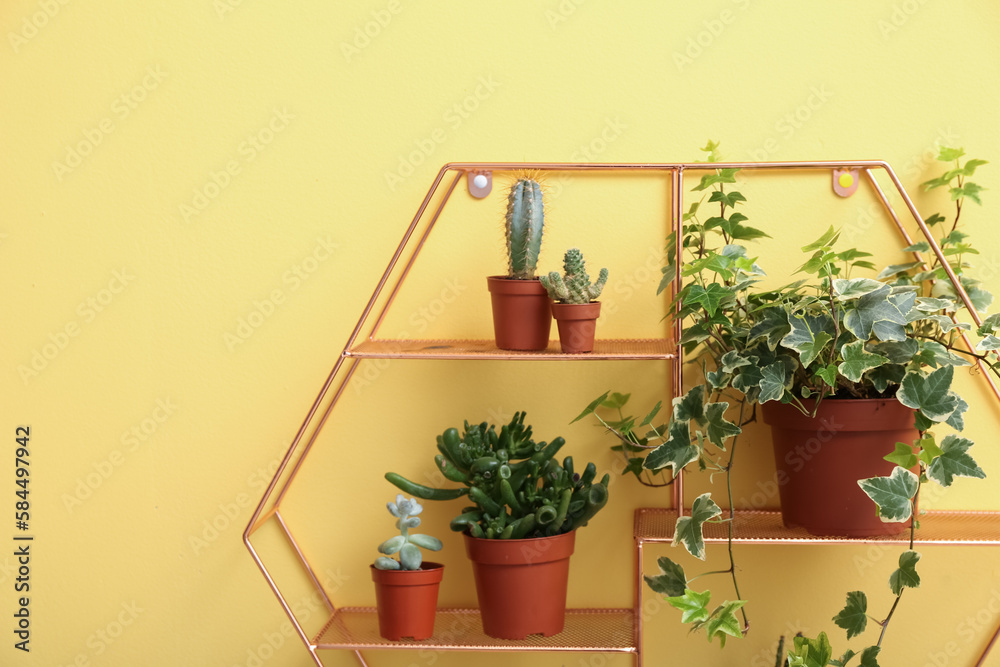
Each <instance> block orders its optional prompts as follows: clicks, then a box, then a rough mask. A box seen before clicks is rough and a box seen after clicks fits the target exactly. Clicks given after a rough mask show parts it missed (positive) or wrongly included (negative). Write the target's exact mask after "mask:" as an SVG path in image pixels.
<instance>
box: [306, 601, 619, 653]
mask: <svg viewBox="0 0 1000 667" xmlns="http://www.w3.org/2000/svg"><path fill="white" fill-rule="evenodd" d="M634 616H635V615H634V614H633V612H632V610H631V609H568V610H567V611H566V628H565V629H564V630H563V631H562V632H561V633H559V634H558V635H555V636H554V637H542V636H541V635H532V636H530V637H528V638H527V639H522V640H516V641H515V640H508V639H494V638H493V637H489V636H487V635H485V634H484V633H483V624H482V622H481V621H480V619H479V610H478V609H438V613H437V618H436V620H435V623H434V629H435V633H434V636H433V637H431V638H430V639H424V640H421V641H414V640H412V639H408V640H403V641H398V642H394V641H389V640H388V639H383V638H382V637H381V636H380V635H379V633H378V615H377V613H376V611H375V609H374V607H344V608H341V609H338V610H336V611H335V612H334V613H333V615H332V616H331V617H330V620H329V621H327V623H326V625H325V626H324V627H323V629H322V630H320V632H319V634H318V635H317V636H316V637H315V638H313V642H312V643H313V644H314V645H315V646H316V648H318V649H353V650H358V649H375V648H377V649H409V650H413V649H435V650H445V651H447V650H452V651H479V650H490V651H589V652H594V653H635V652H636V648H635V628H634V623H633V620H634Z"/></svg>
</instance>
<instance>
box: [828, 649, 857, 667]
mask: <svg viewBox="0 0 1000 667" xmlns="http://www.w3.org/2000/svg"><path fill="white" fill-rule="evenodd" d="M856 655H857V653H855V652H854V651H852V650H851V649H847V650H846V651H844V655H842V656H840V659H839V660H831V661H830V664H831V665H833V667H847V663H848V662H850V661H851V658H853V657H854V656H856Z"/></svg>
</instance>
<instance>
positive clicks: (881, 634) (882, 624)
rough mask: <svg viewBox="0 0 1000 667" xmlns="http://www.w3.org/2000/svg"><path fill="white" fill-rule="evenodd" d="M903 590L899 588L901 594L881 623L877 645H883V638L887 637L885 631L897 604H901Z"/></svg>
mask: <svg viewBox="0 0 1000 667" xmlns="http://www.w3.org/2000/svg"><path fill="white" fill-rule="evenodd" d="M903 590H904V589H902V588H901V589H899V595H897V596H896V601H895V602H893V603H892V609H890V610H889V615H888V616H886V617H885V620H884V621H882V622H881V623H879V625H881V626H882V632H880V633H879V636H878V643H877V644H876V646H879V647H881V646H882V638H883V637H885V631H886V630H887V629H888V628H889V621H891V620H892V615H893V614H895V613H896V605H898V604H899V600H900V598H902V597H903Z"/></svg>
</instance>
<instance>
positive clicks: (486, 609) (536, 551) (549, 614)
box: [465, 532, 576, 639]
mask: <svg viewBox="0 0 1000 667" xmlns="http://www.w3.org/2000/svg"><path fill="white" fill-rule="evenodd" d="M575 538H576V534H575V532H569V533H565V534H563V535H556V536H554V537H536V538H532V539H527V540H500V539H497V540H488V539H480V538H476V537H470V536H469V534H468V533H466V534H465V551H466V553H467V554H468V555H469V559H470V560H471V561H472V573H473V575H474V576H475V579H476V595H477V596H478V598H479V609H480V612H481V613H482V618H483V631H484V632H485V633H486V634H487V635H489V636H490V637H496V638H497V639H524V638H525V637H527V636H528V635H533V634H541V635H543V636H545V637H551V636H552V635H555V634H559V633H560V632H562V630H563V625H564V623H565V620H566V585H567V583H568V581H569V557H570V556H571V555H573V545H574V542H575Z"/></svg>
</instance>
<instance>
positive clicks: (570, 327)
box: [552, 301, 601, 354]
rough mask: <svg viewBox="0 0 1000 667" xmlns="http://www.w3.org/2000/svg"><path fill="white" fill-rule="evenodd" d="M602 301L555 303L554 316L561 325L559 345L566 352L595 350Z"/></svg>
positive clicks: (553, 306)
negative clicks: (595, 336)
mask: <svg viewBox="0 0 1000 667" xmlns="http://www.w3.org/2000/svg"><path fill="white" fill-rule="evenodd" d="M600 314H601V302H600V301H592V302H591V303H553V304H552V317H554V318H556V324H557V325H558V326H559V345H560V347H562V351H563V352H565V353H566V354H580V353H583V352H593V351H594V335H595V334H596V332H597V318H598V317H599V316H600Z"/></svg>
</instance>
